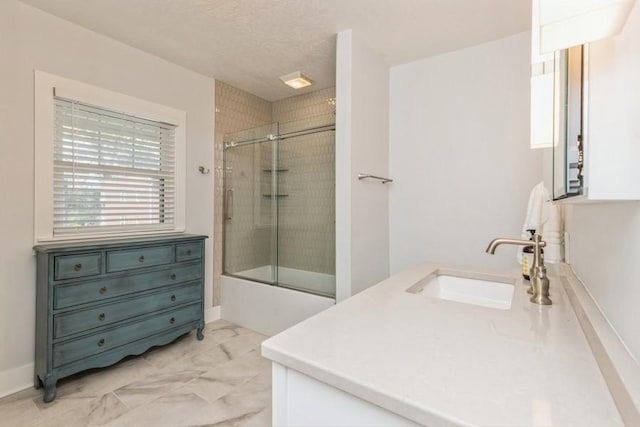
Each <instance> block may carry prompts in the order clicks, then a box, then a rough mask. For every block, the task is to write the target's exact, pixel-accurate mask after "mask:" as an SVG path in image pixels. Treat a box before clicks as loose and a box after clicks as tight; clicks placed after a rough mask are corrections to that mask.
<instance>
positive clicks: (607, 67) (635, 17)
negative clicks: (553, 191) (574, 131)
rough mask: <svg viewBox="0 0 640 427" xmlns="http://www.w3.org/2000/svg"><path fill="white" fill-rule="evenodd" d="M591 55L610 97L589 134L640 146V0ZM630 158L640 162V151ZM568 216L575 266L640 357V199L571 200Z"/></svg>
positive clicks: (594, 111)
mask: <svg viewBox="0 0 640 427" xmlns="http://www.w3.org/2000/svg"><path fill="white" fill-rule="evenodd" d="M589 56H590V69H589V76H590V79H591V81H592V82H593V84H596V83H597V84H603V85H607V86H608V87H610V90H609V97H608V99H606V100H602V99H601V100H602V101H603V102H602V103H601V104H599V105H597V106H595V105H593V106H591V107H590V117H589V122H590V130H591V128H592V126H591V125H594V126H595V125H596V124H597V125H598V126H599V129H598V131H597V132H591V133H590V135H589V136H588V137H589V140H590V141H593V140H594V138H602V139H603V141H602V142H603V143H601V144H600V145H601V146H603V147H604V148H605V149H606V148H607V147H608V149H609V150H612V149H614V148H613V147H611V144H610V143H609V141H610V140H611V139H612V138H625V140H626V141H629V139H630V140H631V141H634V143H635V144H636V146H637V147H640V96H638V94H639V93H640V3H638V2H636V4H635V6H634V8H633V9H632V11H631V15H630V16H629V18H628V20H627V24H626V26H625V28H624V29H623V31H622V33H621V34H620V35H618V36H616V37H614V38H611V39H607V40H602V41H599V42H596V43H592V44H591V46H590V49H589ZM590 85H591V83H590ZM592 101H593V100H592ZM596 107H597V108H596ZM607 110H609V111H607ZM611 110H612V111H614V112H615V114H611ZM594 116H595V117H594ZM586 149H587V150H588V149H589V147H588V146H587V147H586ZM598 154H599V155H602V156H614V157H615V155H616V154H615V153H609V152H608V151H602V152H599V153H598ZM592 155H593V153H592ZM627 161H628V162H629V163H630V166H631V167H633V168H638V162H639V161H640V156H635V157H632V158H629V159H627ZM614 164H617V165H620V163H614ZM635 184H636V185H639V186H640V182H637V181H636V182H635ZM565 218H566V229H567V231H568V232H569V234H570V236H571V238H570V242H571V243H570V247H569V253H570V260H569V261H570V263H571V264H572V267H573V268H574V270H575V272H576V273H577V275H578V276H579V277H580V278H581V279H582V281H583V282H584V284H585V285H586V287H587V288H588V289H589V291H590V292H591V294H592V295H593V297H594V299H595V300H596V302H597V303H598V305H599V306H600V308H601V309H602V311H603V312H604V314H605V316H606V317H607V318H608V319H609V321H610V322H611V324H612V325H613V327H614V328H615V329H616V331H617V332H618V334H619V335H620V337H621V338H622V340H623V341H624V342H625V344H626V345H627V347H628V348H629V350H630V351H631V353H632V354H633V355H634V357H635V358H636V360H640V333H638V331H639V328H638V315H637V313H638V310H639V309H640V279H639V278H640V202H621V203H602V204H588V205H586V204H579V205H573V206H568V207H567V209H566V212H565Z"/></svg>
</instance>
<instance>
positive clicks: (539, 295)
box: [487, 233, 551, 305]
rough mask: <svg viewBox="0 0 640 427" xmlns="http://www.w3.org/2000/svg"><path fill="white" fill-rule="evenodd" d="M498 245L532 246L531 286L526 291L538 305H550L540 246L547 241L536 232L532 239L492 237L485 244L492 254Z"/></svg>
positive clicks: (544, 244) (545, 269) (545, 271)
mask: <svg viewBox="0 0 640 427" xmlns="http://www.w3.org/2000/svg"><path fill="white" fill-rule="evenodd" d="M500 245H520V246H532V247H533V265H532V266H531V269H530V270H529V277H530V281H531V287H530V288H529V290H528V291H527V292H529V293H530V294H531V298H530V301H531V302H532V303H535V304H539V305H551V300H550V299H549V278H548V277H547V268H546V267H545V266H544V260H543V259H542V248H544V247H545V246H547V242H545V241H544V240H542V236H541V235H539V234H538V233H536V234H534V235H533V240H520V239H504V238H499V239H493V240H492V241H491V243H489V246H487V253H489V254H494V253H495V252H496V248H497V247H498V246H500Z"/></svg>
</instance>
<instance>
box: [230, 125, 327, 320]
mask: <svg viewBox="0 0 640 427" xmlns="http://www.w3.org/2000/svg"><path fill="white" fill-rule="evenodd" d="M334 141H335V115H334V114H326V115H321V116H316V117H311V118H306V119H304V120H298V121H292V122H285V123H282V122H281V123H272V124H269V125H266V126H261V127H257V128H253V129H248V130H244V131H240V132H235V133H232V134H228V135H226V136H225V139H224V242H223V247H224V250H223V266H224V276H226V278H234V279H238V280H237V281H236V282H233V283H232V284H231V285H230V286H234V287H235V288H236V289H234V290H232V291H229V290H228V292H227V297H226V298H227V299H230V298H234V297H238V294H237V292H238V290H239V289H240V288H241V287H242V286H241V284H243V285H244V286H245V289H246V291H247V292H248V293H249V294H253V296H254V297H255V295H256V294H255V293H256V292H258V293H264V292H265V286H264V285H270V286H272V287H274V288H278V289H280V290H291V291H295V293H296V294H298V293H306V294H307V295H313V296H317V297H322V299H325V300H330V301H331V304H333V300H334V299H335V294H336V280H335V149H334ZM224 276H223V286H224V280H225V278H224ZM227 282H228V279H227ZM254 285H258V286H260V287H261V288H255V287H254ZM247 286H248V288H247ZM251 289H253V290H251ZM223 293H224V289H223ZM249 294H247V295H246V296H245V297H243V298H242V299H243V300H248V299H250V298H251V295H249ZM265 295H266V294H265ZM269 295H271V294H269ZM274 295H275V294H274ZM284 297H285V299H288V301H289V302H288V303H286V302H284V301H280V305H282V304H284V305H285V306H286V305H291V304H293V305H296V304H297V303H296V302H295V298H296V296H295V295H292V294H284ZM290 298H293V300H289V299H290ZM225 301H226V300H225V299H224V298H223V311H224V310H225V305H224V304H225ZM300 303H301V304H304V302H302V301H301V302H300ZM230 304H235V303H230ZM236 305H237V304H236ZM276 306H278V304H277V303H276V304H275V306H274V307H273V309H274V310H275V311H277V310H280V309H281V308H280V309H278V308H277V307H276ZM229 311H232V310H231V309H230V310H229ZM254 311H255V310H254ZM251 326H254V325H251ZM254 327H255V326H254ZM258 329H260V328H259V327H258ZM267 329H269V328H267ZM266 332H268V331H266Z"/></svg>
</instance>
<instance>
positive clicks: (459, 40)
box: [22, 0, 531, 101]
mask: <svg viewBox="0 0 640 427" xmlns="http://www.w3.org/2000/svg"><path fill="white" fill-rule="evenodd" d="M22 1H23V2H24V3H27V4H30V5H32V6H35V7H37V8H39V9H42V10H44V11H46V12H49V13H52V14H54V15H57V16H59V17H61V18H63V19H66V20H68V21H71V22H74V23H76V24H78V25H81V26H83V27H86V28H89V29H91V30H93V31H96V32H98V33H101V34H104V35H106V36H108V37H111V38H113V39H116V40H119V41H121V42H123V43H126V44H128V45H130V46H134V47H136V48H139V49H141V50H144V51H147V52H149V53H152V54H154V55H156V56H159V57H162V58H165V59H167V60H169V61H171V62H174V63H176V64H180V65H182V66H184V67H185V68H189V69H191V70H194V71H196V72H198V73H201V74H204V75H207V76H211V77H215V78H216V79H219V80H222V81H225V82H227V83H229V84H231V85H233V86H237V87H240V88H242V89H245V90H247V91H249V92H251V93H254V94H256V95H258V96H260V97H262V98H265V99H267V100H270V101H273V100H277V99H281V98H285V97H288V96H291V95H293V94H294V92H293V90H292V89H289V88H287V87H286V86H284V85H283V84H282V83H281V82H280V81H279V80H278V77H279V76H281V75H283V74H288V73H290V72H292V71H296V70H300V71H302V72H304V73H305V74H308V75H309V76H310V77H311V78H312V79H314V80H315V81H316V83H317V84H316V85H315V86H312V87H311V88H310V89H307V91H309V90H316V89H321V88H325V87H328V86H332V85H334V84H335V34H336V33H337V32H339V31H341V30H345V29H349V28H351V29H353V31H354V34H357V35H358V37H359V38H361V39H362V40H364V41H365V42H366V43H368V45H369V47H370V48H371V49H373V50H374V51H376V52H378V53H379V54H380V55H382V56H383V57H384V58H385V60H386V61H387V62H388V63H389V65H397V64H401V63H406V62H410V61H414V60H417V59H420V58H424V57H427V56H431V55H434V54H438V53H442V52H447V51H450V50H455V49H459V48H463V47H467V46H472V45H476V44H480V43H483V42H486V41H490V40H495V39H498V38H501V37H506V36H508V35H511V34H515V33H518V32H522V31H526V30H528V29H529V28H530V16H531V13H530V7H531V6H530V5H531V2H530V0H55V1H52V0H22ZM299 93H304V90H301V91H297V92H295V94H299Z"/></svg>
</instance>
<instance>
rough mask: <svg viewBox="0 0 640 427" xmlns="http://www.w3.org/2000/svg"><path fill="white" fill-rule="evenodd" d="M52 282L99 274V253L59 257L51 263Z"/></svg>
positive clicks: (100, 258) (100, 257)
mask: <svg viewBox="0 0 640 427" xmlns="http://www.w3.org/2000/svg"><path fill="white" fill-rule="evenodd" d="M53 264H54V265H53V272H54V273H53V277H54V280H63V279H73V278H76V277H86V276H95V275H96V274H100V269H101V266H102V256H101V255H100V254H99V253H94V254H82V255H59V256H56V257H55V258H54V262H53Z"/></svg>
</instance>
